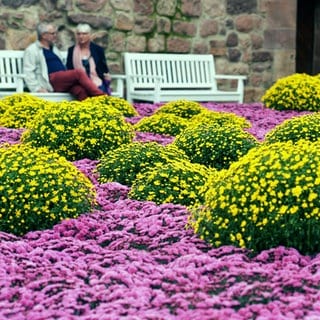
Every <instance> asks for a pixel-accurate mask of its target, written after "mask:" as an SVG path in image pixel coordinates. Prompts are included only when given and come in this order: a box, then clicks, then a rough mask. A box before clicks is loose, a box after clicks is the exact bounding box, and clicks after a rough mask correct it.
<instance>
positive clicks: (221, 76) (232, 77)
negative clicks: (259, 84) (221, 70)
mask: <svg viewBox="0 0 320 320" xmlns="http://www.w3.org/2000/svg"><path fill="white" fill-rule="evenodd" d="M214 78H215V79H226V80H228V79H229V80H246V79H247V77H246V76H236V75H231V74H216V75H215V76H214Z"/></svg>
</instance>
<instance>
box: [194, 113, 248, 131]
mask: <svg viewBox="0 0 320 320" xmlns="http://www.w3.org/2000/svg"><path fill="white" fill-rule="evenodd" d="M200 123H211V124H216V125H219V126H226V125H236V126H239V127H240V128H243V129H246V128H250V127H251V123H250V121H248V120H247V119H246V118H245V117H240V116H238V115H236V114H234V113H231V112H217V111H210V110H205V111H202V112H201V113H199V114H197V115H195V116H194V117H192V119H191V121H190V124H191V125H193V126H194V125H197V124H200Z"/></svg>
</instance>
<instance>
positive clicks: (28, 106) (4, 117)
mask: <svg viewBox="0 0 320 320" xmlns="http://www.w3.org/2000/svg"><path fill="white" fill-rule="evenodd" d="M0 102H1V109H3V112H1V116H0V126H2V127H7V128H16V129H18V128H27V127H28V126H29V124H30V122H32V121H33V119H34V117H35V116H36V115H37V114H38V113H39V112H40V111H42V110H44V109H45V108H46V107H48V106H51V105H53V102H49V101H46V100H43V99H40V98H37V97H35V96H32V95H31V94H27V93H17V94H13V95H11V96H7V97H5V98H3V99H1V100H0ZM2 106H5V107H2Z"/></svg>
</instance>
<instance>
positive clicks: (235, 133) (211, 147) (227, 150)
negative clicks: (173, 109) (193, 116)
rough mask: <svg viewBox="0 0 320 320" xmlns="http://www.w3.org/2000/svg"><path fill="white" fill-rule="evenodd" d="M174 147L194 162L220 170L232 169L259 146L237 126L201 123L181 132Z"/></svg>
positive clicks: (248, 134) (253, 138) (251, 136)
mask: <svg viewBox="0 0 320 320" xmlns="http://www.w3.org/2000/svg"><path fill="white" fill-rule="evenodd" d="M173 144H174V145H176V146H177V147H178V148H179V149H181V150H183V151H184V152H185V153H186V154H187V156H188V157H189V159H190V161H191V162H194V163H200V164H203V165H205V166H208V167H214V168H216V169H218V170H220V169H224V168H228V167H229V165H230V164H231V163H232V162H234V161H237V160H238V159H239V158H240V157H241V156H243V155H244V154H246V153H247V152H248V151H249V150H250V149H251V148H253V147H255V146H257V145H259V142H258V141H257V140H256V139H255V137H254V136H253V135H251V134H250V133H248V132H246V131H244V130H242V128H241V127H239V126H237V125H225V126H220V125H217V124H215V123H214V122H213V123H201V122H200V123H199V124H197V125H194V126H190V127H188V128H187V129H185V130H184V131H183V132H181V134H179V135H178V136H177V137H176V138H175V140H174V142H173Z"/></svg>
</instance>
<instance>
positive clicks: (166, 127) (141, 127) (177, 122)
mask: <svg viewBox="0 0 320 320" xmlns="http://www.w3.org/2000/svg"><path fill="white" fill-rule="evenodd" d="M188 123H189V121H188V120H187V119H184V118H181V117H179V116H176V115H174V114H167V113H158V114H153V115H151V116H149V117H145V118H142V119H141V120H140V121H138V122H137V123H136V124H135V125H134V129H135V130H137V131H141V132H152V133H158V134H163V135H168V136H176V135H178V134H179V133H180V132H181V131H183V130H184V129H185V128H186V127H187V126H188Z"/></svg>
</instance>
